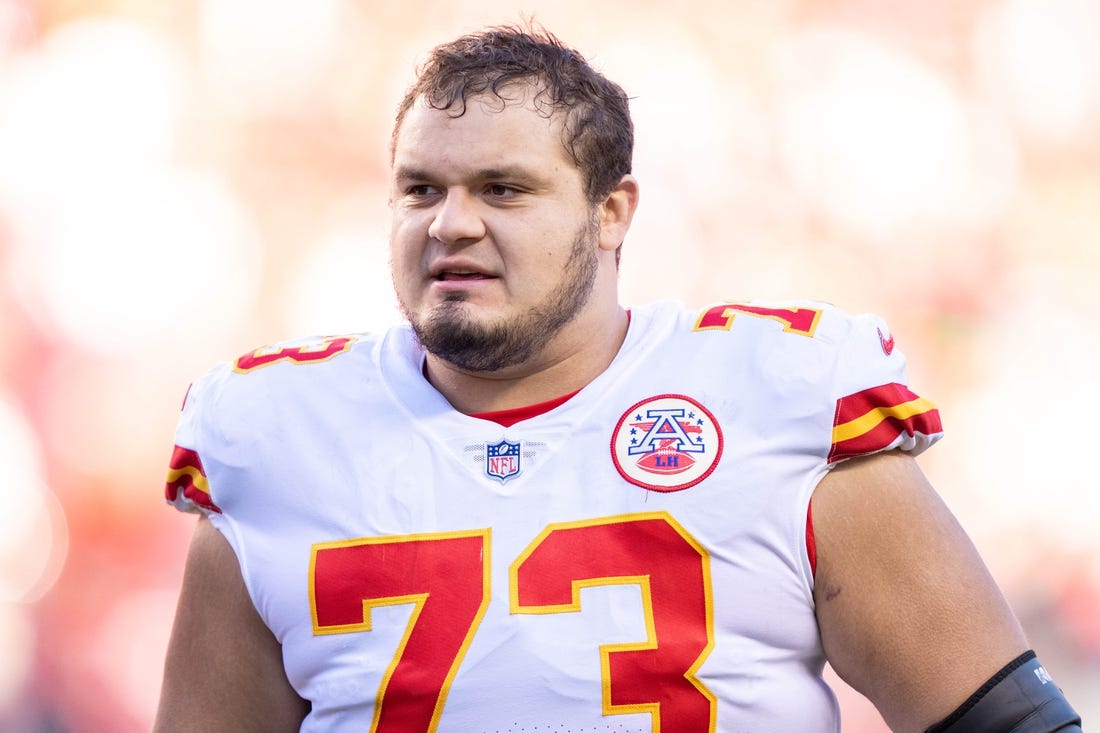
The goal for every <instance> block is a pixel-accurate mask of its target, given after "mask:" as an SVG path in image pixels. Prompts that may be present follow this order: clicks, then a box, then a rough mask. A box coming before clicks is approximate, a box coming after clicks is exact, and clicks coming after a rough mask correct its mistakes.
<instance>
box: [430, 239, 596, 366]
mask: <svg viewBox="0 0 1100 733" xmlns="http://www.w3.org/2000/svg"><path fill="white" fill-rule="evenodd" d="M597 226H598V225H589V226H587V227H585V228H584V229H582V230H581V231H580V232H578V234H577V236H576V238H575V239H574V240H573V249H572V251H571V252H570V254H569V260H568V262H566V263H565V268H564V271H563V273H562V278H561V280H560V282H559V283H558V287H557V289H556V290H555V291H554V292H553V293H552V294H551V295H550V297H549V298H548V300H547V302H546V303H543V304H542V305H539V306H535V307H533V308H531V309H530V310H529V311H527V312H526V313H523V314H521V315H519V316H518V317H516V318H515V319H513V320H511V321H506V322H499V323H490V324H484V323H475V322H472V321H471V320H469V319H468V318H467V317H466V313H465V308H464V307H463V305H462V302H463V300H465V297H464V296H463V295H462V294H455V296H454V297H453V298H451V299H450V300H448V301H446V302H444V303H443V304H442V305H440V306H439V307H438V308H436V309H435V310H433V311H432V313H431V315H429V316H428V318H426V319H424V320H423V321H420V322H416V321H412V319H410V321H412V327H413V331H414V332H415V333H416V337H417V338H418V339H419V340H420V343H421V344H422V345H423V346H424V348H425V349H427V350H428V351H429V352H431V353H432V354H434V355H435V356H438V357H439V358H440V359H443V360H444V361H447V362H449V363H451V364H453V365H454V366H456V367H458V368H459V369H463V370H466V371H471V372H495V371H500V370H501V369H506V368H507V367H511V366H515V365H517V364H522V363H524V362H526V361H527V360H529V359H530V358H531V357H532V356H534V355H535V353H536V352H537V351H538V350H539V349H541V348H542V347H543V346H545V345H546V343H547V342H549V341H550V340H551V339H552V338H553V337H554V336H555V335H556V334H557V333H558V332H559V331H560V330H561V329H562V328H563V327H564V326H565V325H566V324H567V323H569V322H570V321H572V320H573V318H574V317H576V315H577V313H579V312H580V310H581V309H582V308H583V307H584V305H585V304H586V303H587V302H588V298H589V297H590V296H591V294H592V287H593V285H594V283H595V282H596V272H597V270H598V266H599V259H598V257H597V256H596V237H598V228H597Z"/></svg>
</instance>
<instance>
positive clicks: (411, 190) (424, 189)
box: [405, 183, 435, 196]
mask: <svg viewBox="0 0 1100 733" xmlns="http://www.w3.org/2000/svg"><path fill="white" fill-rule="evenodd" d="M433 193H435V187H434V186H429V185H428V184H426V183H418V184H416V185H415V186H409V187H407V188H406V189H405V195H406V196H431V195H432V194H433Z"/></svg>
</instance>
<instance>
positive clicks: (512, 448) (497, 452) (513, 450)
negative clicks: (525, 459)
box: [485, 440, 522, 483]
mask: <svg viewBox="0 0 1100 733" xmlns="http://www.w3.org/2000/svg"><path fill="white" fill-rule="evenodd" d="M521 457H522V453H521V451H520V444H519V443H513V442H511V441H510V440H501V441H500V442H499V443H487V444H486V445H485V474H486V475H487V476H489V477H490V478H495V479H498V480H499V481H500V482H501V483H504V482H505V481H507V480H508V479H510V478H512V477H513V476H515V475H517V474H518V473H519V472H520V468H521V467H522V466H521V464H520V461H521Z"/></svg>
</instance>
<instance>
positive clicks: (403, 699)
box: [310, 512, 716, 733]
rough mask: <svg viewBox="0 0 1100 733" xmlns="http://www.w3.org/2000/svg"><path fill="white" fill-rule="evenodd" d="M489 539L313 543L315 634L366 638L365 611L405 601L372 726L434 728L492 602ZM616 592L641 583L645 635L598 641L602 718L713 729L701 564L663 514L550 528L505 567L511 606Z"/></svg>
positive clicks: (690, 542) (681, 732)
mask: <svg viewBox="0 0 1100 733" xmlns="http://www.w3.org/2000/svg"><path fill="white" fill-rule="evenodd" d="M489 544H490V534H489V530H487V529H485V530H478V531H473V532H447V533H440V534H423V535H405V536H397V537H371V538H365V539H358V540H347V541H343V542H329V543H321V544H317V545H314V547H313V557H312V559H311V563H310V603H311V606H312V608H313V631H314V633H315V634H339V633H347V632H353V631H370V629H371V609H372V608H376V607H379V606H385V605H393V604H402V603H405V604H407V603H412V604H414V608H413V613H412V617H411V619H410V620H409V623H408V626H407V627H406V629H405V634H404V636H403V637H402V639H401V642H400V644H398V647H397V652H396V654H395V655H394V658H393V660H392V661H391V663H390V665H389V668H388V669H387V670H386V672H385V674H384V675H383V678H382V683H381V685H380V686H379V690H378V696H377V698H376V700H375V705H374V720H373V722H372V724H371V731H378V732H379V733H399V732H400V733H404V732H405V731H411V730H424V731H434V730H435V729H436V726H438V724H439V718H440V715H441V714H442V711H443V706H444V704H445V703H446V698H447V692H448V690H449V688H450V684H451V681H452V680H453V679H454V676H455V673H456V672H457V670H458V666H459V664H460V663H461V660H462V657H463V656H464V655H465V653H466V649H467V648H468V647H469V645H470V642H471V640H472V639H473V637H474V634H475V633H476V631H477V627H478V624H479V623H480V622H481V618H482V616H484V614H485V609H486V607H487V606H488V603H489V578H490V574H489V567H490V565H489ZM638 548H645V549H646V551H645V552H639V551H638ZM612 584H634V585H637V586H639V588H640V589H641V595H642V604H643V611H644V615H645V622H646V638H645V639H644V640H641V641H638V642H635V643H630V644H605V645H603V646H601V647H600V669H601V675H602V679H603V685H602V687H603V712H604V714H605V715H616V714H624V713H649V714H650V716H651V718H652V721H653V725H652V727H653V730H654V731H655V732H656V733H661V732H663V733H689V732H695V733H697V732H698V731H712V732H713V731H714V729H715V722H716V716H715V708H716V702H715V698H714V695H713V694H712V693H711V692H710V691H709V690H708V689H707V688H706V687H705V686H704V685H703V683H702V682H701V681H699V679H698V678H697V677H696V673H697V672H698V670H699V667H700V666H701V665H702V664H703V661H704V660H705V659H706V657H707V655H708V654H709V653H710V650H711V648H712V647H713V645H714V623H713V616H712V606H711V588H710V560H709V557H708V555H707V552H706V550H704V549H703V548H702V547H701V546H700V545H699V544H698V542H696V541H695V540H694V539H693V538H692V537H691V536H690V535H689V534H688V533H687V532H686V531H685V530H684V528H683V527H681V526H680V525H679V523H677V522H676V520H674V519H673V518H672V517H671V516H670V515H668V514H666V513H664V512H653V513H647V514H634V515H627V516H621V517H613V518H608V519H598V520H592V521H587V522H571V523H562V524H551V525H550V526H548V527H547V528H546V529H545V530H543V531H542V532H541V533H540V534H539V535H538V536H537V537H536V538H535V539H534V541H532V542H531V544H530V545H528V546H527V548H526V549H525V550H524V551H523V552H522V553H520V555H519V557H518V558H517V559H516V560H515V562H513V563H512V565H511V567H510V571H509V596H510V604H511V609H510V610H511V612H512V613H513V614H549V613H570V612H576V611H580V610H581V599H580V590H581V589H582V588H585V587H591V586H599V585H612Z"/></svg>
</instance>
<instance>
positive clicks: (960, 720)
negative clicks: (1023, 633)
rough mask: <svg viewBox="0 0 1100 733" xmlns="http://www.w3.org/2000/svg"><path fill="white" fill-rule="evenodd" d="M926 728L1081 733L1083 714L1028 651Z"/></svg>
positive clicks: (933, 732)
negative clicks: (1070, 702)
mask: <svg viewBox="0 0 1100 733" xmlns="http://www.w3.org/2000/svg"><path fill="white" fill-rule="evenodd" d="M925 733H1081V716H1079V715H1078V714H1077V713H1076V712H1075V711H1074V710H1073V708H1072V707H1070V704H1069V702H1068V701H1067V700H1066V698H1065V697H1064V696H1063V695H1062V691H1061V690H1060V689H1058V686H1057V685H1055V684H1054V680H1052V679H1051V677H1050V675H1049V674H1047V671H1046V670H1045V669H1044V668H1043V666H1042V665H1041V664H1039V660H1038V659H1036V657H1035V652H1033V651H1027V652H1024V653H1023V654H1021V655H1020V656H1018V657H1016V658H1015V659H1014V660H1012V661H1011V662H1009V663H1008V664H1006V665H1005V666H1004V667H1003V668H1002V669H1001V671H999V672H998V673H997V674H995V675H993V676H992V677H991V678H990V679H989V681H988V682H986V683H985V684H984V685H982V686H981V687H980V688H978V690H977V691H976V692H975V693H974V694H973V695H971V696H970V698H969V699H968V700H967V701H966V702H964V703H963V704H962V705H960V706H959V707H958V709H957V710H955V712H953V713H951V714H950V715H948V716H947V717H946V718H944V719H943V720H941V721H940V722H939V723H936V724H935V725H933V726H932V727H931V728H929V729H928V730H927V731H925Z"/></svg>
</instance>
